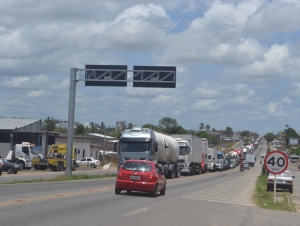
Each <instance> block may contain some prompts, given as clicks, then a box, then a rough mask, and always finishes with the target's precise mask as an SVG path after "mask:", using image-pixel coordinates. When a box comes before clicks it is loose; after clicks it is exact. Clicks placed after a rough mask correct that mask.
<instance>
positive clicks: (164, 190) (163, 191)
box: [159, 183, 167, 195]
mask: <svg viewBox="0 0 300 226" xmlns="http://www.w3.org/2000/svg"><path fill="white" fill-rule="evenodd" d="M166 187H167V183H165V186H164V188H163V189H162V190H161V191H160V192H159V194H160V195H165V194H166Z"/></svg>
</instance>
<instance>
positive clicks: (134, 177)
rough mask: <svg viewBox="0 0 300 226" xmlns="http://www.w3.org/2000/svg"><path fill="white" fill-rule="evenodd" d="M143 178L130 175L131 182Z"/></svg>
mask: <svg viewBox="0 0 300 226" xmlns="http://www.w3.org/2000/svg"><path fill="white" fill-rule="evenodd" d="M140 179H141V177H140V176H133V175H130V180H140Z"/></svg>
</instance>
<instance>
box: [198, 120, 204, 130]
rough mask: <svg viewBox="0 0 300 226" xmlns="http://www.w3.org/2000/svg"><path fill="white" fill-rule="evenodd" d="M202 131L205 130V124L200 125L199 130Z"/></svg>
mask: <svg viewBox="0 0 300 226" xmlns="http://www.w3.org/2000/svg"><path fill="white" fill-rule="evenodd" d="M202 129H204V123H203V122H201V123H200V125H199V130H202Z"/></svg>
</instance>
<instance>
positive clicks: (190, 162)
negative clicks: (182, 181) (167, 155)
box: [171, 134, 208, 175]
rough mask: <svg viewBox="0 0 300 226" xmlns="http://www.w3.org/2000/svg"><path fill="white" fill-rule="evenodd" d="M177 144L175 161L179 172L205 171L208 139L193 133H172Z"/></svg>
mask: <svg viewBox="0 0 300 226" xmlns="http://www.w3.org/2000/svg"><path fill="white" fill-rule="evenodd" d="M171 136H172V137H173V138H175V140H176V142H177V144H178V146H179V156H178V160H177V162H178V163H179V164H180V168H181V174H184V173H185V174H187V175H195V174H200V173H205V172H207V162H208V159H207V150H208V140H207V139H206V138H199V137H197V136H195V135H193V134H172V135H171Z"/></svg>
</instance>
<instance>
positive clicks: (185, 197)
mask: <svg viewBox="0 0 300 226" xmlns="http://www.w3.org/2000/svg"><path fill="white" fill-rule="evenodd" d="M182 198H184V199H196V200H201V201H208V202H221V203H228V204H238V205H244V206H256V205H253V204H249V203H242V202H236V201H235V202H230V201H221V200H213V199H205V198H192V197H187V196H182Z"/></svg>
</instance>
